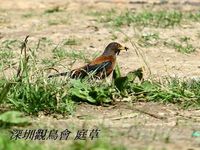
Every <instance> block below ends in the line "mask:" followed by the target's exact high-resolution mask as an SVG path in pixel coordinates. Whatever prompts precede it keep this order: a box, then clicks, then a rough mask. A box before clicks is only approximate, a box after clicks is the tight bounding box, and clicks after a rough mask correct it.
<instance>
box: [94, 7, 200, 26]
mask: <svg viewBox="0 0 200 150" xmlns="http://www.w3.org/2000/svg"><path fill="white" fill-rule="evenodd" d="M91 15H93V16H95V17H97V21H98V22H101V23H108V24H109V25H111V26H114V27H122V26H131V25H134V26H151V27H161V28H167V27H174V26H177V25H180V24H181V23H182V22H183V21H184V20H192V21H199V18H200V17H199V16H200V15H199V12H194V13H182V12H181V11H176V10H169V11H166V10H164V11H150V10H147V11H142V12H133V11H130V10H126V11H123V12H121V13H119V12H117V11H115V10H113V9H112V10H108V11H105V12H93V13H91Z"/></svg>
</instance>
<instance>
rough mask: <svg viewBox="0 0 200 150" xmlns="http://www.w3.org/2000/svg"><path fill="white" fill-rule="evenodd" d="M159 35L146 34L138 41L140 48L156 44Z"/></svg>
mask: <svg viewBox="0 0 200 150" xmlns="http://www.w3.org/2000/svg"><path fill="white" fill-rule="evenodd" d="M158 39H159V35H158V34H157V33H146V34H143V35H142V36H141V38H140V39H139V45H141V46H154V45H156V44H157V43H158Z"/></svg>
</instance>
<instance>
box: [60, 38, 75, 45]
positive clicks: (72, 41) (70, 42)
mask: <svg viewBox="0 0 200 150" xmlns="http://www.w3.org/2000/svg"><path fill="white" fill-rule="evenodd" d="M63 45H79V41H78V40H77V39H75V38H68V39H65V40H64V41H63Z"/></svg>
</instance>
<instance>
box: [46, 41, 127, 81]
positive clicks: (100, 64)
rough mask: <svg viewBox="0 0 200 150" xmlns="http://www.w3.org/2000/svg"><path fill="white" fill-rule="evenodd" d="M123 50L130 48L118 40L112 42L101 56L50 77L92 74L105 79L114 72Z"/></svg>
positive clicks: (76, 77)
mask: <svg viewBox="0 0 200 150" xmlns="http://www.w3.org/2000/svg"><path fill="white" fill-rule="evenodd" d="M123 50H125V51H127V50H128V48H127V47H125V46H122V45H121V44H119V43H117V42H111V43H110V44H108V45H107V46H106V48H105V50H104V52H103V53H102V54H101V56H99V57H97V58H95V59H94V60H92V61H91V62H89V63H88V64H86V65H84V66H82V67H80V68H77V69H74V70H72V71H70V72H62V73H58V74H53V75H49V76H48V78H52V77H58V76H69V77H70V78H72V79H83V78H85V77H86V76H88V75H90V74H91V75H92V76H93V77H95V78H98V79H103V78H105V77H107V76H109V75H110V74H111V73H112V72H113V70H114V68H115V63H116V56H117V55H119V53H120V52H121V51H123Z"/></svg>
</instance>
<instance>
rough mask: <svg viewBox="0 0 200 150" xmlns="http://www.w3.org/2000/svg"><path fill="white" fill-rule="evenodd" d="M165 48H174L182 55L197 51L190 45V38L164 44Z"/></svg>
mask: <svg viewBox="0 0 200 150" xmlns="http://www.w3.org/2000/svg"><path fill="white" fill-rule="evenodd" d="M164 45H165V46H168V47H172V48H174V49H175V50H177V51H178V52H181V53H186V54H189V53H192V52H194V51H195V50H196V48H195V47H193V45H192V44H190V38H189V37H182V38H180V40H179V42H175V41H170V42H164Z"/></svg>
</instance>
